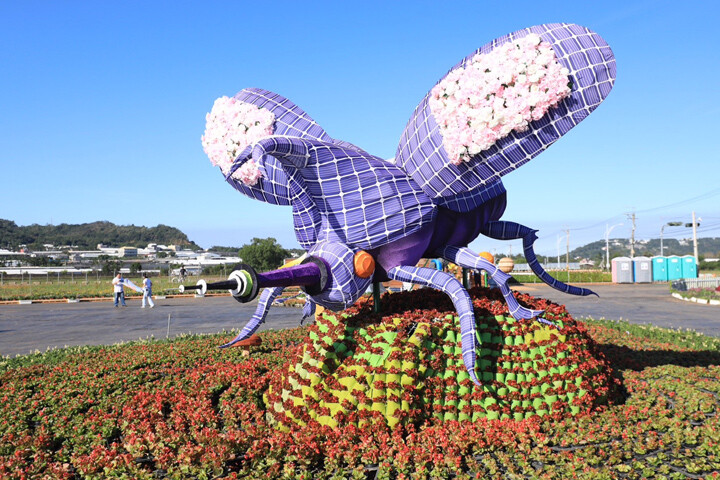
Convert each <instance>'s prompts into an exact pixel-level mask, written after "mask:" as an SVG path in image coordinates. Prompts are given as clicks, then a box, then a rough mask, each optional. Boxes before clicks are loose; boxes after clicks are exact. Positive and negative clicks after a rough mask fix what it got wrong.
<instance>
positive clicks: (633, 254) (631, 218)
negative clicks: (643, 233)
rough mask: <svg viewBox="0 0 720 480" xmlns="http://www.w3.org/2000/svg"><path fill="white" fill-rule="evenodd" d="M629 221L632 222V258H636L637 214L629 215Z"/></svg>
mask: <svg viewBox="0 0 720 480" xmlns="http://www.w3.org/2000/svg"><path fill="white" fill-rule="evenodd" d="M627 217H628V219H629V220H632V232H631V233H630V258H635V212H633V213H632V215H631V214H629V213H628V214H627Z"/></svg>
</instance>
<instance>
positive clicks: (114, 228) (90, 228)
mask: <svg viewBox="0 0 720 480" xmlns="http://www.w3.org/2000/svg"><path fill="white" fill-rule="evenodd" d="M98 243H103V244H105V245H108V246H113V247H122V246H129V247H145V246H147V244H148V243H157V244H162V245H182V246H185V247H187V248H191V249H199V248H200V247H199V246H198V245H196V244H195V243H194V242H191V241H190V240H189V239H188V237H187V235H185V234H184V233H183V232H181V231H180V230H178V229H177V228H174V227H168V226H167V225H158V226H156V227H138V226H135V225H115V224H114V223H111V222H93V223H82V224H79V225H71V224H67V223H62V224H60V225H38V224H33V225H27V226H18V225H17V224H16V223H15V222H13V221H11V220H3V219H0V248H8V249H15V248H17V247H18V246H19V245H27V246H28V247H29V248H30V249H35V250H40V249H42V246H43V245H44V244H52V245H55V246H56V247H59V246H65V245H72V246H76V247H77V248H79V249H86V250H91V249H95V248H96V247H97V245H98Z"/></svg>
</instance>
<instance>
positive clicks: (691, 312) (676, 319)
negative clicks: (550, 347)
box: [513, 284, 720, 337]
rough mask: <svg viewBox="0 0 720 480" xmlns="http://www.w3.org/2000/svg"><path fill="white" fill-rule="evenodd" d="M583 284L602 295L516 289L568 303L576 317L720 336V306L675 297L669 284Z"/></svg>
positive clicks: (542, 288) (538, 286) (526, 286)
mask: <svg viewBox="0 0 720 480" xmlns="http://www.w3.org/2000/svg"><path fill="white" fill-rule="evenodd" d="M583 286H584V287H586V288H590V289H591V290H593V291H594V292H595V293H597V294H598V295H599V297H596V296H594V295H590V296H587V297H576V296H574V295H567V294H565V293H562V292H558V291H557V290H554V289H552V288H550V287H548V286H547V285H545V284H524V285H520V286H517V287H513V289H514V290H517V291H520V292H524V293H528V294H530V295H532V296H534V297H541V298H547V299H548V300H551V301H553V302H555V303H560V304H564V305H565V306H566V308H567V310H568V312H569V313H570V315H572V316H573V317H575V318H582V317H592V318H606V319H609V320H620V319H622V320H627V321H629V322H631V323H651V324H653V325H656V326H658V327H665V328H675V329H677V328H690V329H692V330H696V331H698V332H700V333H704V334H705V335H712V336H714V337H720V306H716V305H702V304H697V303H693V302H686V301H684V300H678V299H676V298H673V297H671V296H670V292H669V288H668V286H667V285H666V284H629V285H625V284H624V285H614V284H599V285H583Z"/></svg>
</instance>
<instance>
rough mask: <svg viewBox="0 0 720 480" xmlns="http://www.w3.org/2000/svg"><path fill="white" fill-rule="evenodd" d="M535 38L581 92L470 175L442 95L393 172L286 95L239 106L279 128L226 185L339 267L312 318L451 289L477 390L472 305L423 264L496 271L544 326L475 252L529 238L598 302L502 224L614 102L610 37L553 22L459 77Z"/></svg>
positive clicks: (514, 305)
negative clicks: (512, 188)
mask: <svg viewBox="0 0 720 480" xmlns="http://www.w3.org/2000/svg"><path fill="white" fill-rule="evenodd" d="M529 34H535V35H538V36H539V37H540V39H542V41H544V42H547V43H549V44H550V45H551V46H552V50H553V52H554V54H555V57H556V59H557V62H559V64H560V65H561V66H562V67H564V68H567V70H568V71H569V79H570V80H571V84H572V91H571V92H570V93H569V95H568V96H567V97H566V98H564V99H563V100H562V101H560V102H559V104H557V105H556V106H554V107H553V108H551V109H550V110H549V111H548V112H547V113H546V114H544V115H543V116H542V118H539V119H537V120H533V121H532V122H530V123H529V125H528V127H527V129H526V130H525V131H524V132H515V131H513V132H510V133H509V134H508V135H507V136H505V137H504V138H501V139H500V140H498V141H497V142H496V143H495V144H494V145H493V146H491V147H490V148H488V149H486V150H484V151H482V152H480V153H479V154H476V155H474V156H472V158H471V159H470V161H468V162H461V163H460V164H459V165H455V164H453V163H451V162H450V161H449V160H448V154H447V151H446V148H445V139H444V138H443V135H442V133H441V129H440V127H439V126H438V124H437V122H436V119H435V118H434V116H433V113H432V111H431V109H430V106H429V99H430V96H431V93H428V95H426V96H425V98H424V99H423V100H422V101H421V102H420V104H419V105H418V107H417V108H416V109H415V111H414V112H413V114H412V116H411V118H410V121H409V122H408V124H407V126H406V128H405V131H404V132H403V134H402V136H401V139H400V144H399V146H398V150H397V152H396V157H395V161H394V163H391V162H388V161H385V160H383V159H381V158H379V157H376V156H373V155H371V154H369V153H367V152H365V151H364V150H362V149H360V148H358V147H356V146H354V145H352V144H349V143H347V142H343V141H340V140H335V139H332V138H331V137H330V136H329V135H328V134H327V133H326V132H325V131H324V130H323V129H322V128H321V127H320V126H319V125H318V124H317V123H316V122H315V121H314V120H313V119H312V118H310V116H308V115H307V114H306V113H305V112H304V111H303V110H302V109H300V108H299V107H298V106H296V105H295V104H293V103H292V102H290V101H289V100H287V99H285V98H283V97H282V96H280V95H278V94H275V93H272V92H269V91H266V90H261V89H256V88H251V89H245V90H242V91H241V92H240V93H238V94H237V95H236V96H235V98H236V99H237V100H239V101H242V102H245V103H250V104H253V105H255V106H257V107H260V108H264V109H268V110H270V111H271V112H272V113H273V114H274V115H275V125H274V133H273V135H272V136H269V137H265V138H263V139H262V140H260V141H257V142H256V143H254V144H253V145H249V146H248V147H247V148H245V149H244V150H243V151H242V152H241V153H240V155H238V156H237V158H236V159H235V162H234V164H233V166H232V168H231V169H230V172H229V173H228V174H227V175H226V180H227V181H228V182H229V183H230V184H231V185H232V186H233V187H235V188H236V189H237V190H238V191H240V192H241V193H243V194H245V195H247V196H249V197H251V198H255V199H257V200H261V201H264V202H268V203H273V204H276V205H289V206H292V209H293V219H294V226H295V232H296V236H297V239H298V242H299V243H300V244H301V245H302V246H303V247H304V248H305V249H306V250H307V251H308V254H309V255H310V256H312V257H315V258H318V259H322V260H323V261H324V262H325V264H326V265H327V266H328V267H329V275H328V277H329V278H328V281H327V283H326V284H325V286H324V288H323V290H322V291H320V292H315V293H312V294H310V292H308V293H309V302H310V303H309V304H308V306H307V308H306V309H305V310H307V311H306V312H305V313H306V314H307V315H310V314H311V313H310V312H312V311H314V305H315V304H319V305H323V306H325V307H327V308H330V309H333V310H341V309H344V308H346V307H348V306H350V305H352V304H353V303H354V302H355V301H356V300H357V299H358V298H359V296H360V295H362V294H363V293H364V292H365V291H366V290H367V288H368V286H369V285H370V284H371V283H372V282H373V281H375V282H379V281H386V280H388V279H395V280H400V281H403V282H412V283H417V284H420V285H425V286H429V287H433V288H437V289H440V290H442V291H444V292H445V293H447V294H448V295H449V296H450V297H451V298H452V300H453V303H454V305H455V308H456V309H457V312H458V314H459V317H460V327H461V333H462V337H461V338H462V340H461V341H462V351H463V359H464V362H465V366H466V368H467V370H468V372H469V373H470V375H471V377H472V378H473V381H475V382H476V383H478V380H477V377H476V375H475V350H476V347H477V345H476V343H477V336H476V335H475V318H474V315H473V309H472V303H471V302H470V300H469V296H468V294H467V292H466V291H465V289H464V288H463V287H462V285H461V284H460V283H459V282H458V281H457V280H456V279H455V278H454V277H452V276H450V275H448V274H445V273H443V272H439V271H437V270H434V269H429V268H419V267H416V266H415V265H416V264H417V262H418V261H419V260H420V259H421V258H444V259H446V260H448V261H451V262H453V263H456V264H457V265H460V266H462V267H467V268H472V269H483V270H486V271H487V272H488V273H489V274H490V275H491V277H492V278H493V279H494V280H495V282H496V283H497V284H498V285H499V286H500V289H501V291H502V293H503V295H504V297H505V299H506V301H507V303H508V306H509V308H510V312H511V314H512V315H513V316H514V317H515V318H517V319H531V318H535V317H537V316H538V315H539V314H541V313H542V312H541V311H536V310H529V309H527V308H525V307H523V306H521V305H519V304H518V302H517V300H516V299H515V297H514V296H513V295H512V292H510V290H509V288H508V286H507V280H508V278H509V276H508V275H507V274H504V273H503V272H501V271H499V270H498V269H497V268H496V267H495V266H494V265H492V264H490V263H488V262H487V261H485V260H484V259H482V258H480V257H479V256H478V255H477V254H476V253H474V252H472V251H470V250H469V249H468V248H467V245H468V244H469V243H470V242H471V241H473V240H474V239H475V238H477V237H478V236H479V235H480V234H483V235H485V236H488V237H490V238H495V239H520V238H522V239H523V246H524V252H525V256H526V258H527V259H528V262H529V264H530V266H531V268H532V270H533V271H534V272H535V273H536V274H537V275H538V276H539V277H540V278H541V279H542V280H543V281H545V282H546V283H548V284H549V285H551V286H552V287H554V288H556V289H558V290H561V291H564V292H566V293H570V294H574V295H588V294H592V293H593V292H591V291H590V290H587V289H582V288H577V287H573V286H570V285H566V284H564V283H562V282H559V281H557V280H555V279H554V278H552V277H550V276H549V275H548V274H547V273H546V272H545V271H544V270H543V269H542V267H541V266H540V264H539V262H538V261H537V258H536V257H535V254H534V252H533V249H532V244H533V242H534V240H535V239H536V236H535V230H533V229H530V228H528V227H525V226H522V225H519V224H516V223H513V222H506V221H501V220H500V217H501V216H502V214H503V212H504V210H505V206H506V192H505V188H504V186H503V184H502V181H501V180H500V177H501V176H503V175H505V174H506V173H509V172H510V171H512V170H514V169H516V168H518V167H519V166H521V165H523V164H524V163H526V162H528V161H529V160H531V159H532V158H534V157H535V156H537V155H538V154H539V153H540V152H542V151H543V150H545V149H546V148H547V147H548V146H550V145H551V144H552V143H554V142H555V141H556V140H557V139H558V138H560V136H562V135H564V134H565V133H566V132H567V131H568V130H570V129H571V128H572V127H573V126H575V125H576V124H577V123H579V122H580V121H581V120H582V119H584V118H585V117H586V116H587V115H588V114H589V113H590V112H591V111H593V110H594V109H595V108H596V107H597V106H598V105H599V104H600V103H601V102H602V101H603V100H604V98H605V97H606V96H607V95H608V94H609V92H610V89H611V88H612V85H613V83H614V79H615V60H614V56H613V54H612V51H611V50H610V48H609V47H608V45H607V44H606V43H605V42H604V41H603V39H602V38H600V36H599V35H597V34H596V33H594V32H592V31H590V30H588V29H586V28H584V27H581V26H578V25H573V24H546V25H539V26H536V27H532V28H528V29H524V30H519V31H517V32H514V33H512V34H510V35H507V36H505V37H502V38H499V39H497V40H495V41H493V42H491V43H489V44H487V45H485V46H483V47H482V48H480V49H479V50H478V51H476V52H473V54H471V55H469V56H468V57H466V58H465V59H463V60H462V61H461V62H460V63H458V64H457V65H456V66H455V67H453V69H451V71H450V73H452V72H453V71H454V70H456V69H458V68H462V67H464V66H465V65H467V64H468V62H470V61H471V60H472V59H473V57H474V56H475V55H476V54H478V53H481V54H485V53H488V52H491V51H493V49H495V48H497V47H498V46H501V45H504V44H506V43H508V42H511V41H514V40H516V39H522V38H523V37H526V36H527V35H529ZM441 81H442V80H441ZM251 160H252V161H255V162H256V163H257V165H258V166H259V168H260V170H261V172H262V178H261V179H260V180H259V181H258V182H257V184H255V185H251V186H249V185H246V184H244V183H243V182H242V181H239V180H237V179H235V178H233V172H235V171H236V170H237V169H239V168H240V167H241V166H242V165H243V164H244V163H245V162H248V161H251ZM361 250H364V251H366V252H368V253H369V254H370V255H372V257H373V258H374V260H375V265H376V267H375V271H374V274H373V275H372V276H370V277H367V278H361V277H360V276H358V275H357V274H356V272H355V269H354V263H353V258H354V255H355V254H356V253H357V252H358V251H361ZM281 291H282V287H280V286H274V287H273V288H268V289H266V290H265V291H264V293H263V294H262V296H261V299H260V303H259V305H258V308H257V311H256V313H255V315H254V316H253V318H252V319H251V320H250V322H248V324H247V325H246V326H245V328H244V329H243V330H242V331H241V333H240V334H239V335H238V336H237V337H236V338H235V339H234V340H233V341H231V342H230V343H228V344H227V345H226V346H229V345H232V344H234V343H236V342H238V341H240V340H243V339H245V338H248V337H249V336H250V335H252V334H253V333H254V332H255V331H256V330H257V328H258V327H259V325H260V324H261V323H262V322H263V321H264V319H265V315H266V313H267V309H268V308H269V306H270V304H271V303H272V300H273V298H275V297H276V296H277V295H278V294H279V293H280V292H281ZM538 320H540V321H545V320H544V319H540V318H538ZM545 322H546V321H545Z"/></svg>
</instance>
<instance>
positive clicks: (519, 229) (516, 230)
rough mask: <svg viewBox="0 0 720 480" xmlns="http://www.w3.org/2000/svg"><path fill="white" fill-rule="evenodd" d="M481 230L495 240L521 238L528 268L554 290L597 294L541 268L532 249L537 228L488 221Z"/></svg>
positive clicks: (582, 294) (575, 293)
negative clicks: (565, 281)
mask: <svg viewBox="0 0 720 480" xmlns="http://www.w3.org/2000/svg"><path fill="white" fill-rule="evenodd" d="M481 232H482V234H483V235H485V236H486V237H490V238H494V239H496V240H514V239H517V238H522V240H523V252H524V253H525V258H526V259H527V261H528V265H530V269H531V270H532V271H533V273H535V275H537V276H538V277H539V278H540V279H541V280H542V281H543V282H545V283H547V284H548V285H550V286H551V287H552V288H554V289H555V290H559V291H561V292H564V293H569V294H570V295H580V296H587V295H597V293H595V292H593V291H592V290H590V289H589V288H581V287H575V286H573V285H568V284H566V283H563V282H561V281H560V280H557V279H555V278H553V277H551V276H550V275H549V274H548V273H547V272H546V271H545V270H544V269H543V268H542V265H540V262H539V261H538V259H537V257H536V256H535V250H533V244H534V243H535V240H537V235H536V233H537V230H533V229H532V228H530V227H526V226H525V225H520V224H519V223H515V222H505V221H496V222H488V223H486V224H485V225H483V228H482V230H481Z"/></svg>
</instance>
